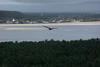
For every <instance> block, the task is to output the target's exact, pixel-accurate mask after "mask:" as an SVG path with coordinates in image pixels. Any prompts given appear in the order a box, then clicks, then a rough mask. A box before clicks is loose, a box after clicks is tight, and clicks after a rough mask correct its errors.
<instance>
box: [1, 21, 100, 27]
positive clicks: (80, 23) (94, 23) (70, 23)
mask: <svg viewBox="0 0 100 67" xmlns="http://www.w3.org/2000/svg"><path fill="white" fill-rule="evenodd" d="M41 25H47V26H49V25H100V21H98V22H68V23H46V24H43V23H41V24H0V26H41Z"/></svg>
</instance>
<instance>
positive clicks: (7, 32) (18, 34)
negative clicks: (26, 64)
mask: <svg viewBox="0 0 100 67" xmlns="http://www.w3.org/2000/svg"><path fill="white" fill-rule="evenodd" d="M49 27H55V28H58V29H55V30H48V29H46V28H44V27H43V26H0V41H41V40H45V39H48V40H50V39H54V40H79V39H91V38H100V25H67V26H66V25H61V26H49Z"/></svg>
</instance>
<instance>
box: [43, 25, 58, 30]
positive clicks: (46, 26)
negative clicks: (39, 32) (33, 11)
mask: <svg viewBox="0 0 100 67" xmlns="http://www.w3.org/2000/svg"><path fill="white" fill-rule="evenodd" d="M43 27H45V28H48V29H49V30H53V29H58V28H51V27H47V26H43Z"/></svg>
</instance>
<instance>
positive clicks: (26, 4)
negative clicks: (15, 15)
mask: <svg viewBox="0 0 100 67" xmlns="http://www.w3.org/2000/svg"><path fill="white" fill-rule="evenodd" d="M99 6H100V0H0V10H8V11H20V12H85V13H86V12H88V13H89V12H90V13H91V12H92V13H100V8H99Z"/></svg>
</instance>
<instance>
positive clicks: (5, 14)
mask: <svg viewBox="0 0 100 67" xmlns="http://www.w3.org/2000/svg"><path fill="white" fill-rule="evenodd" d="M24 16H25V15H24V14H23V13H21V12H18V11H0V19H5V18H23V17H24Z"/></svg>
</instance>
